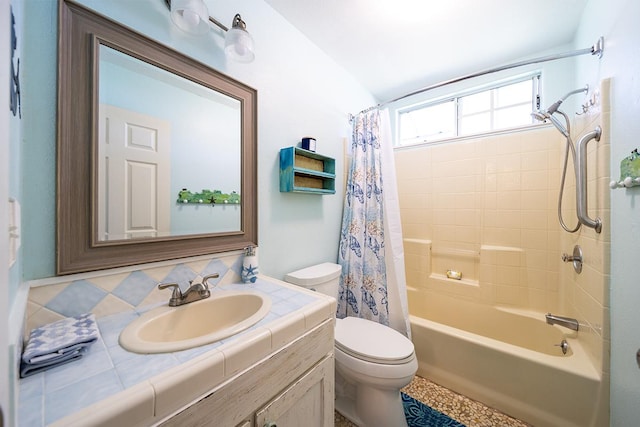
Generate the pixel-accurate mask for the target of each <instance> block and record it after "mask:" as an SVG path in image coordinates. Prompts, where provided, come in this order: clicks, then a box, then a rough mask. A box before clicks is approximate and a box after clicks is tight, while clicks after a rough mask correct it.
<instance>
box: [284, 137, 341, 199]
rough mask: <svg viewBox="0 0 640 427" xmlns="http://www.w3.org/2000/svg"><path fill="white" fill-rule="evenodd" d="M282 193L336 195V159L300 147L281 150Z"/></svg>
mask: <svg viewBox="0 0 640 427" xmlns="http://www.w3.org/2000/svg"><path fill="white" fill-rule="evenodd" d="M280 191H281V192H283V193H287V192H297V193H308V194H320V195H324V194H335V192H336V161H335V159H332V158H331V157H327V156H323V155H321V154H317V153H314V152H313V151H309V150H304V149H302V148H299V147H286V148H283V149H281V150H280Z"/></svg>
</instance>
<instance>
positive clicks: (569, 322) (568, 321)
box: [545, 313, 579, 331]
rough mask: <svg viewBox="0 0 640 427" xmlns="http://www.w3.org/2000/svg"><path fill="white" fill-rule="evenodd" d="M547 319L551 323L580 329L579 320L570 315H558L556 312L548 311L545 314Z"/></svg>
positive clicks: (575, 329)
mask: <svg viewBox="0 0 640 427" xmlns="http://www.w3.org/2000/svg"><path fill="white" fill-rule="evenodd" d="M545 318H546V319H547V323H548V324H550V325H560V326H564V327H565V328H569V329H571V330H573V331H577V330H578V326H579V324H578V321H577V320H576V319H572V318H570V317H563V316H556V315H555V314H551V313H547V314H546V315H545Z"/></svg>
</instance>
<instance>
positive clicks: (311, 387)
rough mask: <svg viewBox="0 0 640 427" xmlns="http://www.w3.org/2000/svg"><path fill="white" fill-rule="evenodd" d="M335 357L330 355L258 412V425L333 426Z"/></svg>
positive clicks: (288, 426)
mask: <svg viewBox="0 0 640 427" xmlns="http://www.w3.org/2000/svg"><path fill="white" fill-rule="evenodd" d="M333 369H334V359H333V355H330V356H327V357H326V358H324V359H323V360H322V361H321V362H319V363H318V364H317V365H316V366H315V367H314V368H313V369H311V370H309V371H307V372H306V373H305V374H304V375H303V376H301V377H300V378H298V379H297V380H296V381H295V382H294V383H293V384H291V385H290V386H289V387H287V388H286V389H285V390H284V391H283V392H282V393H280V394H279V395H277V396H276V397H275V398H273V400H271V401H270V402H269V403H267V404H266V405H265V406H264V407H262V409H259V410H258V411H257V412H256V427H266V426H269V427H299V426H305V427H330V426H333V422H334V413H333V411H334V401H333V399H334V371H333Z"/></svg>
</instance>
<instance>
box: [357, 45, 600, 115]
mask: <svg viewBox="0 0 640 427" xmlns="http://www.w3.org/2000/svg"><path fill="white" fill-rule="evenodd" d="M603 51H604V37H602V36H601V37H600V38H599V39H598V41H597V42H596V43H595V44H594V45H593V46H591V47H588V48H585V49H580V50H574V51H571V52H565V53H557V54H554V55H548V56H542V57H539V58H533V59H527V60H524V61H519V62H514V63H512V64H507V65H502V66H499V67H495V68H489V69H486V70H482V71H478V72H475V73H471V74H466V75H464V76H461V77H457V78H455V79H450V80H445V81H442V82H440V83H436V84H433V85H430V86H426V87H423V88H422V89H419V90H416V91H413V92H410V93H407V94H406V95H402V96H399V97H397V98H393V99H390V100H388V101H385V102H382V103H380V104H377V105H374V106H371V107H369V108H367V109H365V110H362V111H360V113H365V112H367V111H371V110H373V109H374V108H380V107H383V106H385V105H389V104H392V103H394V102H396V101H400V100H402V99H405V98H409V97H411V96H414V95H418V94H420V93H423V92H428V91H430V90H433V89H437V88H439V87H442V86H447V85H450V84H453V83H458V82H461V81H463V80H467V79H472V78H474V77H480V76H484V75H485V74H492V73H497V72H498V71H504V70H509V69H511V68H517V67H522V66H524V65H530V64H538V63H541V62H548V61H555V60H557V59H563V58H570V57H572V56H579V55H586V54H591V55H598V58H602V52H603ZM352 119H353V115H352V114H349V121H351V120H352Z"/></svg>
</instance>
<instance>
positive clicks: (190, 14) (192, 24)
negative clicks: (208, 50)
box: [182, 9, 200, 31]
mask: <svg viewBox="0 0 640 427" xmlns="http://www.w3.org/2000/svg"><path fill="white" fill-rule="evenodd" d="M182 20H183V22H184V23H185V25H186V26H187V28H189V30H191V31H194V30H195V29H197V28H198V24H199V23H200V17H199V16H198V14H197V13H195V12H194V11H193V10H189V9H185V10H183V11H182Z"/></svg>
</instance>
